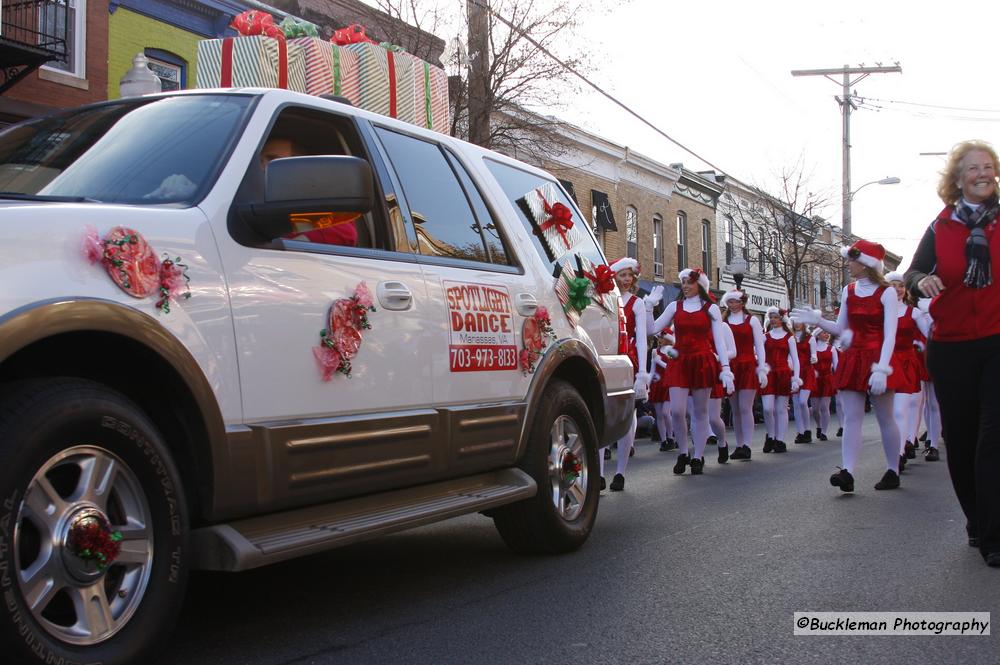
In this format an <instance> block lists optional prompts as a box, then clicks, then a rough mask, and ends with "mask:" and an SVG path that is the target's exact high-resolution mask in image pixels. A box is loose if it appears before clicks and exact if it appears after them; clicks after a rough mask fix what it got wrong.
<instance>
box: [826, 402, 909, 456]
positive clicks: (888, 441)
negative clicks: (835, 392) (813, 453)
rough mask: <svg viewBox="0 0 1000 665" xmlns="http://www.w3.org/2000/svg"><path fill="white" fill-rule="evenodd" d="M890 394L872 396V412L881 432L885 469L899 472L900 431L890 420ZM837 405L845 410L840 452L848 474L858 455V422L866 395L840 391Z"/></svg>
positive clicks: (859, 442)
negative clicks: (839, 404)
mask: <svg viewBox="0 0 1000 665" xmlns="http://www.w3.org/2000/svg"><path fill="white" fill-rule="evenodd" d="M893 395H894V393H892V392H887V393H883V394H881V395H872V397H871V399H872V409H873V410H874V411H875V417H876V418H878V427H879V430H880V431H881V433H882V451H883V452H884V453H885V466H886V468H887V469H889V470H891V471H895V472H896V473H899V428H898V427H896V421H895V419H894V418H893V417H892V402H893ZM840 403H841V404H842V405H843V407H844V415H843V421H844V436H843V439H842V443H841V453H842V454H843V457H844V463H843V466H844V468H845V469H847V472H848V473H850V474H853V473H854V467H855V465H856V464H857V462H858V455H859V454H860V452H861V422H862V421H863V420H864V417H865V394H864V393H859V392H857V391H854V390H841V391H840Z"/></svg>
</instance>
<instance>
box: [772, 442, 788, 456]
mask: <svg viewBox="0 0 1000 665" xmlns="http://www.w3.org/2000/svg"><path fill="white" fill-rule="evenodd" d="M774 452H776V453H787V452H788V446H786V445H785V442H784V441H775V442H774Z"/></svg>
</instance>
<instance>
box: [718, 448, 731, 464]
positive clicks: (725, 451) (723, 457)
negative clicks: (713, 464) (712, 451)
mask: <svg viewBox="0 0 1000 665" xmlns="http://www.w3.org/2000/svg"><path fill="white" fill-rule="evenodd" d="M728 461H729V446H722V447H721V448H719V464H725V463H726V462H728Z"/></svg>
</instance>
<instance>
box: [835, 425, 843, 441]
mask: <svg viewBox="0 0 1000 665" xmlns="http://www.w3.org/2000/svg"><path fill="white" fill-rule="evenodd" d="M842 436H844V428H843V427H838V428H837V438H838V439H839V438H840V437H842Z"/></svg>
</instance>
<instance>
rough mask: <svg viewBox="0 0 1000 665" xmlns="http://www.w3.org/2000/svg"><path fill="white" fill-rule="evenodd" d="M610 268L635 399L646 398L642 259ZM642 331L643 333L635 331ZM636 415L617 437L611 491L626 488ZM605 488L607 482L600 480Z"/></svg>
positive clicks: (622, 260) (626, 260) (622, 261)
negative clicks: (639, 290) (638, 292)
mask: <svg viewBox="0 0 1000 665" xmlns="http://www.w3.org/2000/svg"><path fill="white" fill-rule="evenodd" d="M610 267H611V269H612V270H614V271H615V283H616V284H617V285H618V290H619V291H620V292H621V302H622V309H623V310H624V312H625V332H626V334H627V335H628V345H627V348H628V357H629V358H630V359H631V360H632V368H633V371H634V374H635V398H636V399H637V400H644V399H646V397H647V391H648V387H649V374H648V372H647V371H646V306H645V304H643V302H642V299H641V298H639V296H637V295H636V294H635V291H636V286H637V282H638V279H639V262H638V261H636V260H635V259H633V258H630V257H627V256H626V257H623V258H620V259H618V260H617V261H615V262H614V263H612V264H611V266H610ZM636 331H640V334H638V335H637V334H636ZM636 425H637V418H636V415H635V409H633V410H632V425H631V427H630V428H629V431H628V433H627V434H625V436H623V437H622V438H621V439H619V440H618V456H617V460H616V462H617V468H616V472H615V477H614V478H612V479H611V485H610V486H609V489H610V490H611V491H612V492H621V491H622V490H624V489H625V470H626V468H628V460H629V457H630V456H631V453H632V448H633V446H634V445H635V428H636ZM605 451H607V448H605V449H604V450H602V451H601V454H599V455H598V458H599V459H600V463H601V478H602V479H603V478H604V460H605V458H606V455H605ZM601 486H602V488H603V486H604V483H603V482H602V483H601Z"/></svg>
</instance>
